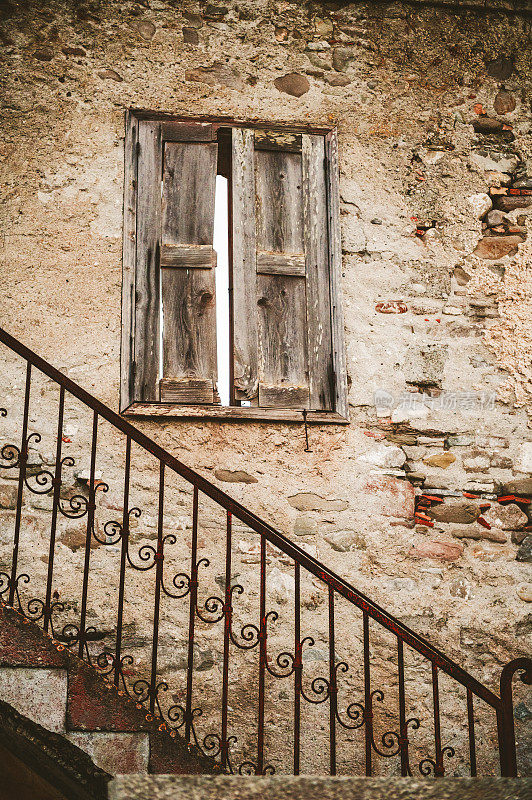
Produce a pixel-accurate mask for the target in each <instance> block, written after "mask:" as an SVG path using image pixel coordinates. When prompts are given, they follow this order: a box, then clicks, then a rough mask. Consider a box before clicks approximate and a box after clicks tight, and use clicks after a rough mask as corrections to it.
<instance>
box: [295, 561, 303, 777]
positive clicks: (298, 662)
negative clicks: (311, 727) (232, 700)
mask: <svg viewBox="0 0 532 800" xmlns="http://www.w3.org/2000/svg"><path fill="white" fill-rule="evenodd" d="M294 602H295V605H294V654H295V659H294V775H299V759H300V746H301V682H302V675H301V673H302V671H303V661H302V653H301V567H300V566H299V564H298V563H297V561H296V562H295V563H294Z"/></svg>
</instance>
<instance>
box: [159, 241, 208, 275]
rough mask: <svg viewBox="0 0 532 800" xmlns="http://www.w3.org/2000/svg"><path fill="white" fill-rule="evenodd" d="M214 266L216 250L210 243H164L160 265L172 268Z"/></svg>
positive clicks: (204, 267)
mask: <svg viewBox="0 0 532 800" xmlns="http://www.w3.org/2000/svg"><path fill="white" fill-rule="evenodd" d="M215 266H216V252H215V251H214V250H213V247H212V245H210V244H198V245H195V244H173V245H172V244H164V243H163V245H162V248H161V267H167V268H173V269H211V268H212V267H215Z"/></svg>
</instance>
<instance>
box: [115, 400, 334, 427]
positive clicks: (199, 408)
mask: <svg viewBox="0 0 532 800" xmlns="http://www.w3.org/2000/svg"><path fill="white" fill-rule="evenodd" d="M122 415H123V416H125V417H140V418H142V417H144V418H147V419H213V420H220V421H226V422H299V423H302V422H303V421H304V419H303V412H302V411H299V410H297V409H294V408H253V407H250V406H246V407H242V406H209V405H190V406H184V405H179V404H177V403H132V404H131V405H130V406H129V407H128V408H126V409H125V411H122ZM307 422H308V424H309V425H311V424H313V425H348V424H349V419H347V418H346V417H344V416H342V415H341V414H337V413H336V412H335V411H309V412H308V413H307Z"/></svg>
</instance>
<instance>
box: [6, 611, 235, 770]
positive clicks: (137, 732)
mask: <svg viewBox="0 0 532 800" xmlns="http://www.w3.org/2000/svg"><path fill="white" fill-rule="evenodd" d="M0 698H1V699H2V700H3V701H4V702H6V703H9V704H10V705H11V706H13V707H14V708H15V709H16V710H17V711H19V712H20V713H21V714H23V715H24V716H25V717H28V718H29V719H30V720H32V721H33V722H35V723H37V724H38V725H41V726H42V727H43V728H45V729H46V730H48V731H51V732H55V733H58V734H62V735H63V736H64V737H66V738H67V739H68V740H69V741H70V742H72V743H73V744H75V745H77V746H78V747H79V748H80V749H82V750H84V751H85V752H86V753H87V754H88V755H89V756H90V758H91V759H92V760H93V762H94V764H96V766H97V767H99V768H100V769H103V770H105V771H106V772H109V773H111V774H113V775H114V774H117V773H166V774H175V773H187V774H191V773H192V774H193V773H211V772H215V771H218V772H219V767H218V768H217V766H216V765H215V764H214V762H213V761H211V760H210V759H208V758H206V757H205V756H203V755H202V754H200V753H199V752H198V751H196V750H193V749H192V747H190V746H187V745H186V744H185V742H184V741H183V740H182V738H181V737H180V736H179V734H178V733H176V732H175V731H171V730H170V729H169V728H168V727H167V725H166V723H164V722H163V720H162V719H160V718H159V717H157V716H154V715H152V714H150V713H147V712H146V709H145V708H144V707H143V706H141V705H140V704H138V706H137V704H136V703H135V702H134V701H133V700H131V698H129V697H127V695H125V693H124V692H121V691H118V690H117V689H116V687H115V686H114V685H113V684H112V683H108V682H106V681H105V680H104V679H103V678H102V677H101V675H99V674H98V673H97V671H96V670H95V669H94V667H92V666H91V665H90V664H88V663H87V662H86V661H84V660H83V659H80V658H78V657H77V656H76V655H74V653H72V652H71V651H70V650H68V648H66V647H64V646H63V645H61V644H60V643H59V642H57V641H55V640H53V639H52V638H51V637H50V636H47V635H46V634H45V633H44V632H43V631H42V629H41V628H39V627H38V626H37V625H36V624H35V623H33V622H31V621H29V620H27V619H25V618H24V617H23V616H22V615H21V614H19V613H18V612H17V611H15V610H14V609H13V608H9V607H7V606H5V605H2V606H0Z"/></svg>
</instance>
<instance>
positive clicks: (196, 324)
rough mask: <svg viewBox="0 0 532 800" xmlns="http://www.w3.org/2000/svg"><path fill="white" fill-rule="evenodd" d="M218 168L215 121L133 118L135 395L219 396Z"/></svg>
mask: <svg viewBox="0 0 532 800" xmlns="http://www.w3.org/2000/svg"><path fill="white" fill-rule="evenodd" d="M216 165H217V144H216V139H215V134H214V133H213V126H212V125H210V124H207V123H173V122H154V121H145V120H140V121H139V122H138V148H137V182H136V183H137V204H136V241H137V246H136V257H135V270H134V272H135V275H134V301H133V303H134V309H133V311H132V314H131V315H132V318H133V324H132V329H133V334H132V342H131V349H132V350H133V359H132V361H133V365H134V369H133V381H132V384H133V386H132V395H133V397H132V399H134V400H137V401H158V400H162V401H167V402H175V403H212V402H214V400H215V398H216V397H217V393H216V378H217V364H216V308H215V277H214V267H215V265H216V255H215V253H214V251H213V247H212V242H213V228H214V197H215V190H216ZM161 362H162V370H161Z"/></svg>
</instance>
